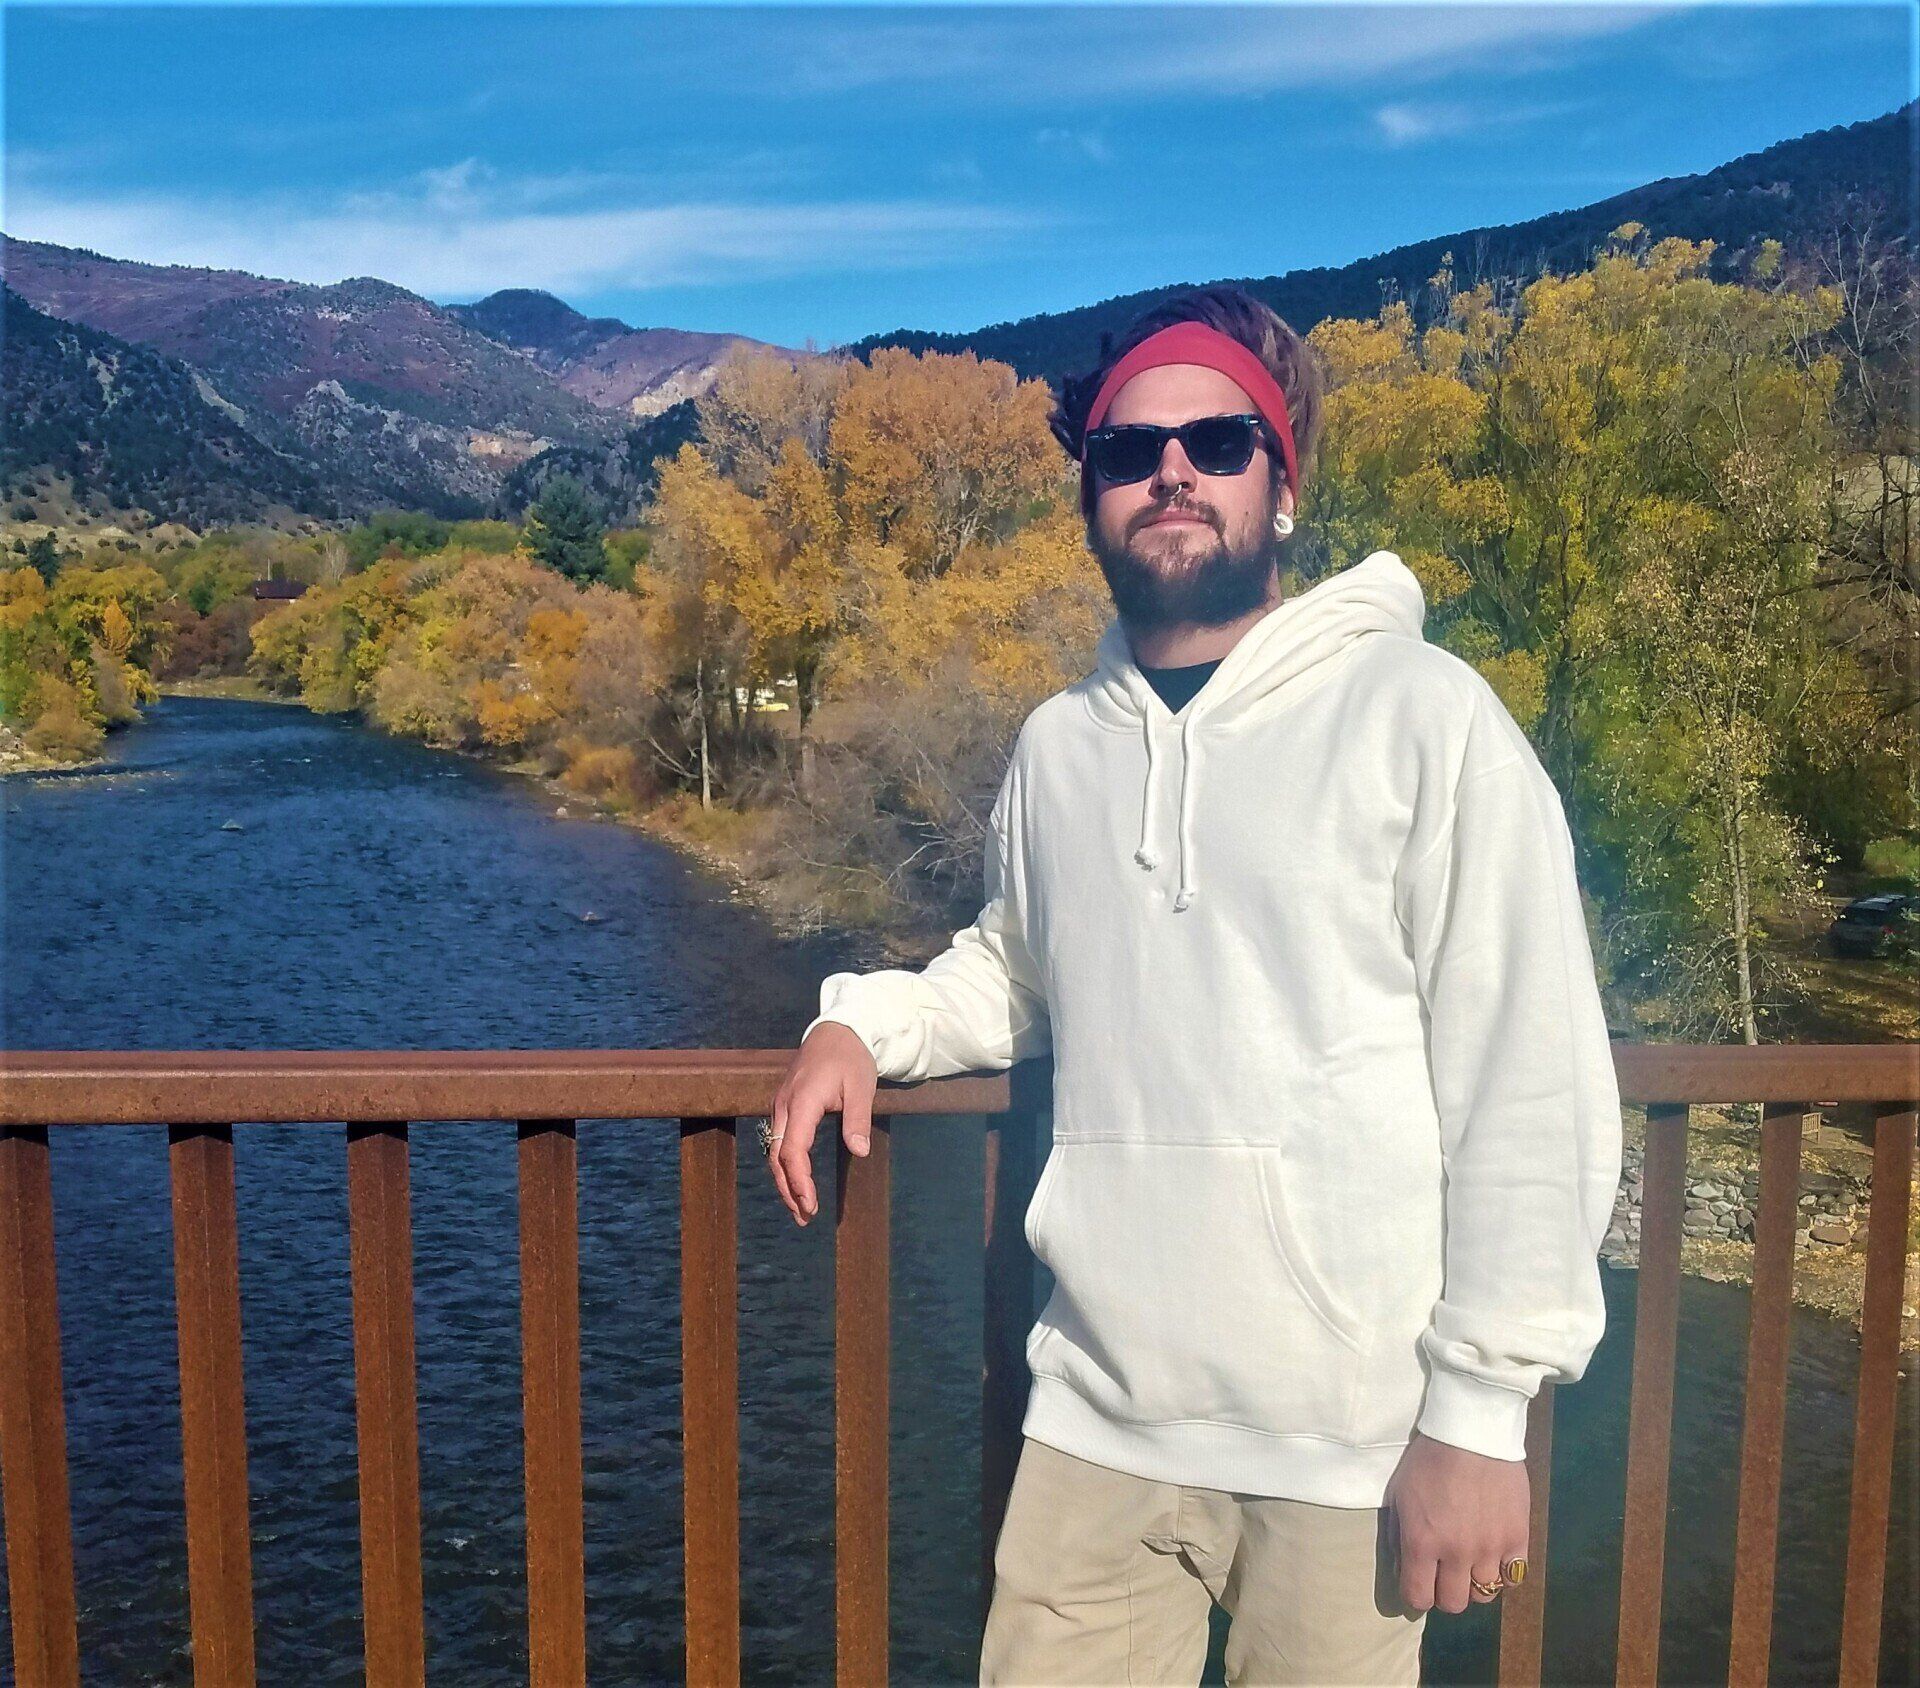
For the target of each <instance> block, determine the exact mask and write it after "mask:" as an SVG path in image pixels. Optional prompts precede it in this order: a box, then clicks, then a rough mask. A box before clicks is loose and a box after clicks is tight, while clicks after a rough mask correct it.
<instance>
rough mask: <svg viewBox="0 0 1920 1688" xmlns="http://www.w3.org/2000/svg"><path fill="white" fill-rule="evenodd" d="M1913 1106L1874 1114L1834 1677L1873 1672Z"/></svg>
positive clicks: (1863, 1677) (1854, 1681)
mask: <svg viewBox="0 0 1920 1688" xmlns="http://www.w3.org/2000/svg"><path fill="white" fill-rule="evenodd" d="M1916 1126H1920V1111H1916V1110H1914V1109H1912V1108H1907V1109H1899V1108H1895V1107H1891V1106H1889V1107H1887V1108H1885V1109H1883V1110H1882V1111H1881V1113H1880V1116H1879V1119H1878V1120H1877V1121H1876V1122H1875V1129H1874V1139H1873V1212H1872V1218H1871V1219H1870V1221H1869V1223H1868V1227H1867V1285H1866V1299H1865V1302H1864V1304H1863V1305H1862V1307H1861V1310H1860V1384H1859V1392H1858V1395H1857V1398H1856V1402H1855V1407H1854V1429H1853V1502H1852V1505H1851V1506H1850V1507H1849V1509H1848V1518H1847V1596H1846V1608H1845V1611H1844V1612H1843V1614H1842V1616H1841V1620H1840V1681H1841V1683H1842V1685H1843V1688H1865V1685H1867V1684H1869V1683H1873V1682H1876V1681H1878V1680H1879V1671H1880V1610H1881V1602H1882V1600H1883V1598H1884V1596H1885V1592H1886V1581H1887V1522H1888V1517H1889V1512H1890V1504H1891V1500H1892V1493H1893V1444H1894V1428H1895V1425H1896V1423H1897V1420H1898V1415H1899V1387H1900V1370H1899V1367H1900V1302H1901V1291H1902V1288H1903V1279H1904V1277H1905V1274H1906V1266H1907V1226H1908V1224H1909V1222H1910V1220H1911V1215H1912V1203H1913V1139H1914V1132H1915V1129H1916Z"/></svg>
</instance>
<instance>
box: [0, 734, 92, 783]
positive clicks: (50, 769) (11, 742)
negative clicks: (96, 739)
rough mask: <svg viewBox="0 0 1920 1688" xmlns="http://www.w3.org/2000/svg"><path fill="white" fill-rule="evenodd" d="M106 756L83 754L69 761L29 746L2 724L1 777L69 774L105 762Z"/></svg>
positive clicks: (0, 741)
mask: <svg viewBox="0 0 1920 1688" xmlns="http://www.w3.org/2000/svg"><path fill="white" fill-rule="evenodd" d="M105 762H106V758H105V757H104V756H83V757H80V758H78V759H76V760H72V761H68V760H65V759H63V758H61V757H58V756H48V755H46V754H44V753H43V752H41V751H38V750H33V749H31V748H29V746H28V744H27V741H26V740H25V739H23V738H22V737H21V736H20V735H19V734H18V733H16V732H15V731H14V730H13V729H12V728H11V727H4V726H0V779H4V778H5V777H6V776H7V775H8V774H67V773H78V772H81V771H83V770H85V769H87V768H97V767H101V766H103V765H104V764H105Z"/></svg>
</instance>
